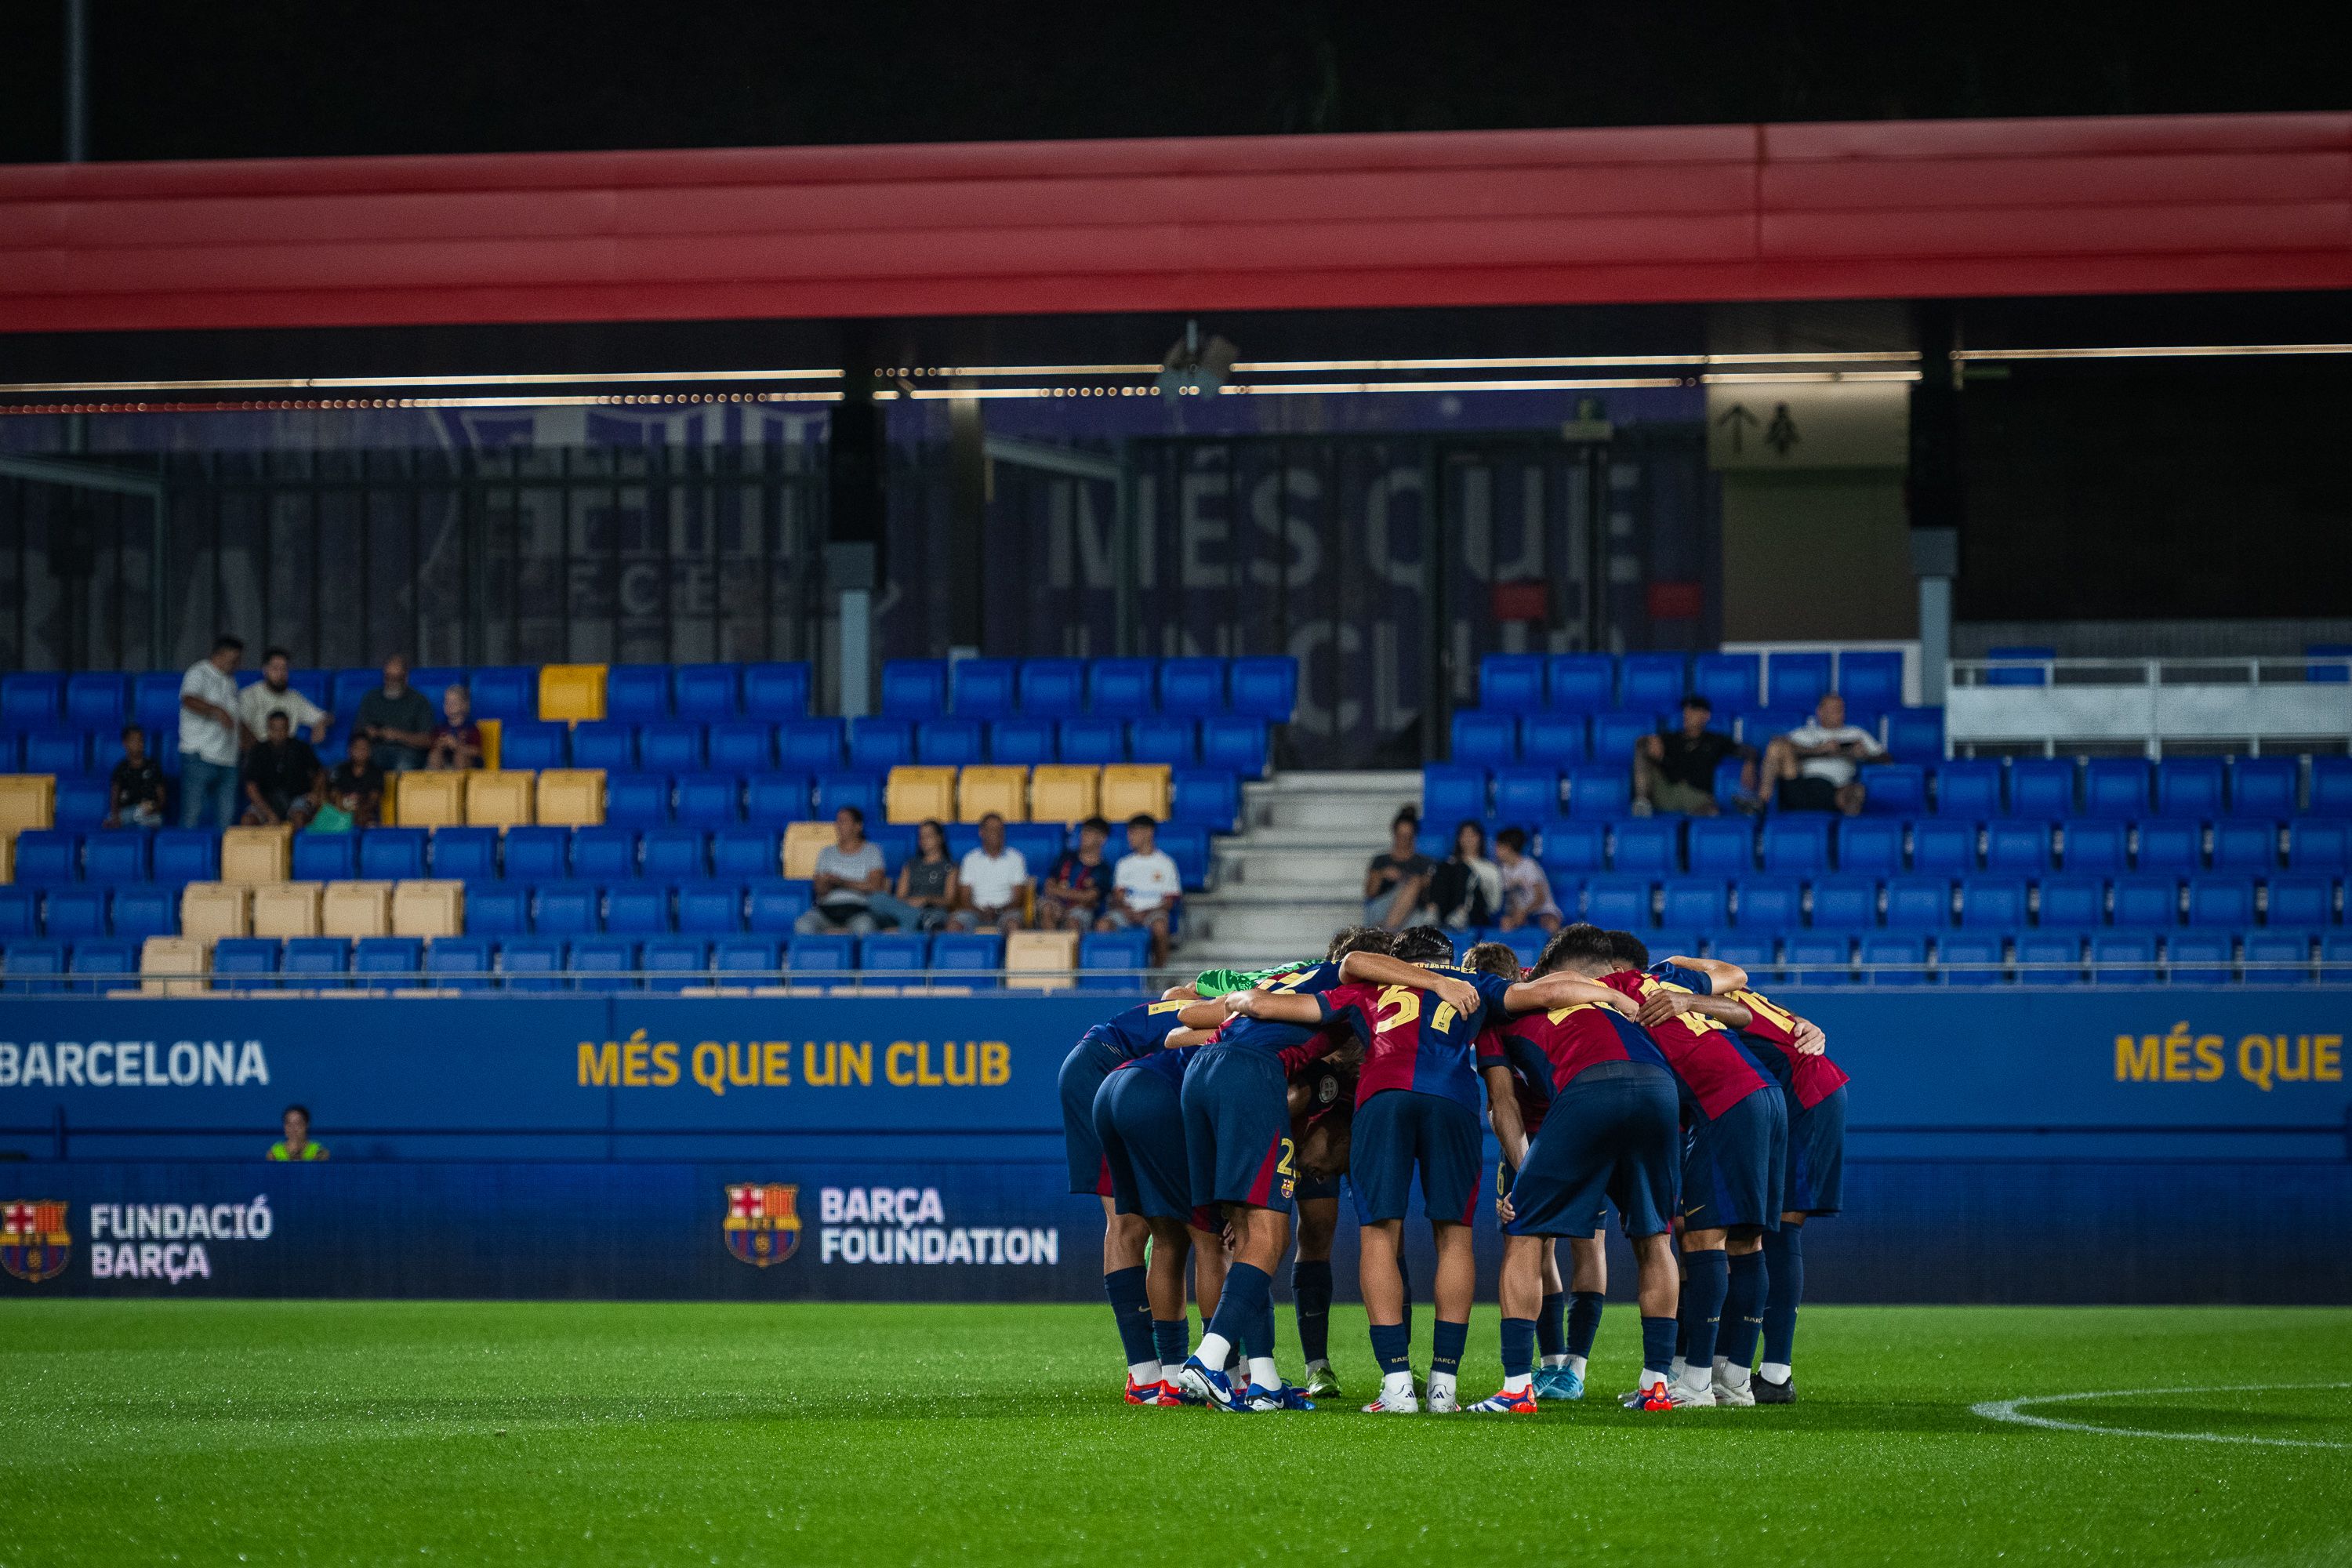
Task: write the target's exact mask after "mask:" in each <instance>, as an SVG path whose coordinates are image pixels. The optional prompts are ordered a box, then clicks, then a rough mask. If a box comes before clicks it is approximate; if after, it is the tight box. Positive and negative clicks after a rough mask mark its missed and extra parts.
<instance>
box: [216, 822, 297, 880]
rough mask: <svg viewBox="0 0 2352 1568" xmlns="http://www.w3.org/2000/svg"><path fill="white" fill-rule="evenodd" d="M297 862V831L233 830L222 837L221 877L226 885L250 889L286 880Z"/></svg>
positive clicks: (281, 828)
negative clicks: (234, 884) (239, 884)
mask: <svg viewBox="0 0 2352 1568" xmlns="http://www.w3.org/2000/svg"><path fill="white" fill-rule="evenodd" d="M293 858H294V830H293V829H292V828H291V827H289V826H286V825H285V824H283V823H280V824H278V826H275V827H232V828H230V829H229V830H228V831H227V832H226V833H224V834H222V835H221V875H220V879H221V880H222V881H224V882H242V883H244V884H245V885H246V886H247V887H248V888H257V887H260V886H262V885H264V884H265V883H269V882H282V881H284V880H285V879H286V877H287V873H288V870H289V866H290V863H291V862H292V860H293Z"/></svg>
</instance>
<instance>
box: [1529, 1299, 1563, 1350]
mask: <svg viewBox="0 0 2352 1568" xmlns="http://www.w3.org/2000/svg"><path fill="white" fill-rule="evenodd" d="M1567 1317H1568V1294H1567V1292H1565V1291H1562V1290H1547V1291H1545V1292H1544V1299H1543V1310H1542V1311H1540V1312H1538V1313H1537V1314H1536V1317H1535V1325H1536V1348H1537V1349H1538V1350H1540V1351H1542V1352H1543V1353H1544V1354H1546V1355H1548V1356H1554V1355H1566V1354H1567V1353H1568V1334H1567V1331H1566V1321H1567Z"/></svg>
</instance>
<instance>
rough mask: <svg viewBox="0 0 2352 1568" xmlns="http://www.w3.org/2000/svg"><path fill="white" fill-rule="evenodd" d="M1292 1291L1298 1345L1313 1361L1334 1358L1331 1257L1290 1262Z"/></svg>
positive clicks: (1309, 1359)
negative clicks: (1295, 1305) (1332, 1347)
mask: <svg viewBox="0 0 2352 1568" xmlns="http://www.w3.org/2000/svg"><path fill="white" fill-rule="evenodd" d="M1290 1295H1291V1299H1292V1300H1294V1301H1295V1302H1297V1310H1298V1348H1299V1349H1300V1350H1301V1351H1304V1352H1306V1354H1307V1360H1308V1361H1310V1362H1317V1361H1329V1360H1330V1359H1331V1260H1330V1259H1329V1258H1318V1259H1316V1260H1314V1261H1312V1262H1309V1261H1308V1260H1307V1259H1306V1258H1300V1259H1299V1260H1298V1261H1297V1262H1296V1263H1294V1264H1292V1265H1291V1266H1290Z"/></svg>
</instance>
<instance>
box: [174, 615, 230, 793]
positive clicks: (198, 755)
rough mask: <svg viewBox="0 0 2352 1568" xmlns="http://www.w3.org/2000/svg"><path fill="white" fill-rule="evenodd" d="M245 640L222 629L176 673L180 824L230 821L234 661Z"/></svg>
mask: <svg viewBox="0 0 2352 1568" xmlns="http://www.w3.org/2000/svg"><path fill="white" fill-rule="evenodd" d="M244 657H245V644H244V643H242V642H240V641H239V640H237V639H236V637H229V636H227V635H226V634H223V635H222V636H220V637H215V639H213V651H212V654H211V657H209V658H200V659H198V660H196V662H195V663H194V664H192V665H190V666H188V673H187V674H185V675H184V676H182V677H181V678H180V826H183V827H233V826H236V817H237V810H238V807H237V803H236V773H237V767H236V764H237V751H238V744H237V735H238V731H240V730H241V729H243V727H244V724H243V721H241V720H240V719H239V718H238V717H237V710H236V665H237V661H238V660H239V659H241V658H244Z"/></svg>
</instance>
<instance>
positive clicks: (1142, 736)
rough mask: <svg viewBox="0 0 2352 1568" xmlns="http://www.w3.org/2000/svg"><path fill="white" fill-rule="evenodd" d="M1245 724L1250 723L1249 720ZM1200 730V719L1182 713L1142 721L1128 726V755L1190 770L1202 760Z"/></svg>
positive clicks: (1162, 715) (1156, 716) (1144, 760)
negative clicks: (1189, 717) (1187, 716)
mask: <svg viewBox="0 0 2352 1568" xmlns="http://www.w3.org/2000/svg"><path fill="white" fill-rule="evenodd" d="M1221 722H1231V721H1221ZM1246 723H1247V721H1244V724H1246ZM1200 729H1201V721H1199V720H1197V719H1188V718H1185V717H1183V716H1181V715H1180V714H1172V713H1160V714H1154V715H1152V716H1151V717H1150V718H1148V719H1138V720H1136V721H1133V722H1132V723H1130V724H1129V725H1128V727H1127V734H1128V754H1129V756H1131V757H1133V758H1134V759H1135V760H1136V761H1137V762H1139V763H1166V764H1167V765H1168V766H1170V767H1171V768H1189V767H1191V766H1192V765H1193V764H1194V763H1198V762H1199V761H1200V760H1201V759H1200V750H1201V733H1200ZM1264 732H1265V731H1264V730H1263V729H1262V728H1261V730H1260V731H1259V733H1260V734H1261V735H1263V734H1264Z"/></svg>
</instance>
